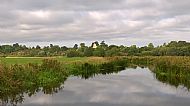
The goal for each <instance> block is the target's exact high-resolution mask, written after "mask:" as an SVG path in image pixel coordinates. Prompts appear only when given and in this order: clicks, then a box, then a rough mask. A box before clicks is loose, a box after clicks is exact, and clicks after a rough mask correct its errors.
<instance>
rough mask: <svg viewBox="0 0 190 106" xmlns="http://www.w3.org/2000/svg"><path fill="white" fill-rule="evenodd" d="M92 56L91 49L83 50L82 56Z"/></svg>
mask: <svg viewBox="0 0 190 106" xmlns="http://www.w3.org/2000/svg"><path fill="white" fill-rule="evenodd" d="M92 55H93V48H91V47H86V48H85V50H84V56H87V57H89V56H92Z"/></svg>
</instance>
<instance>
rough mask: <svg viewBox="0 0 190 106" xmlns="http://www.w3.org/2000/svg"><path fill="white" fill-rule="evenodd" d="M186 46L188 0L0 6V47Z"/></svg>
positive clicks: (44, 0)
mask: <svg viewBox="0 0 190 106" xmlns="http://www.w3.org/2000/svg"><path fill="white" fill-rule="evenodd" d="M102 40H104V41H105V42H106V43H108V44H117V45H121V44H122V45H133V44H136V45H138V46H143V45H146V44H148V43H150V42H153V43H154V44H155V45H160V44H163V43H164V42H169V41H171V40H177V41H179V40H186V41H190V0H0V44H12V43H16V42H18V43H21V44H26V45H36V44H39V45H48V44H50V43H53V44H59V45H66V46H73V45H74V44H75V43H80V42H84V43H87V44H90V43H91V42H93V41H99V42H100V41H102Z"/></svg>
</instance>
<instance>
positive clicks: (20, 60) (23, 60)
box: [0, 56, 112, 65]
mask: <svg viewBox="0 0 190 106" xmlns="http://www.w3.org/2000/svg"><path fill="white" fill-rule="evenodd" d="M44 59H54V60H58V61H60V62H61V63H63V64H72V63H84V62H88V63H95V64H97V63H103V62H107V61H109V60H111V59H112V58H103V57H73V58H67V57H61V56H60V57H6V58H0V64H8V65H11V64H28V63H37V64H41V63H42V60H44Z"/></svg>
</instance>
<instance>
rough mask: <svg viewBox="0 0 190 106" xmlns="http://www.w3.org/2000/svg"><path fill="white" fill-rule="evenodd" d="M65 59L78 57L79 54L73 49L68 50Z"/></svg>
mask: <svg viewBox="0 0 190 106" xmlns="http://www.w3.org/2000/svg"><path fill="white" fill-rule="evenodd" d="M66 55H67V57H80V56H81V53H80V52H78V51H76V50H74V49H70V50H68V51H67V52H66Z"/></svg>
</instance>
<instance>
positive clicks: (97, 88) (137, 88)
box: [23, 67, 190, 106]
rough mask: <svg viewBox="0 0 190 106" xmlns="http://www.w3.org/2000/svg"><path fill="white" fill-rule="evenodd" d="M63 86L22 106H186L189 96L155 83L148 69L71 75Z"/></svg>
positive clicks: (40, 94) (37, 96) (187, 105)
mask: <svg viewBox="0 0 190 106" xmlns="http://www.w3.org/2000/svg"><path fill="white" fill-rule="evenodd" d="M64 86H65V88H64V90H61V91H59V93H57V94H55V95H53V96H51V95H43V94H42V93H38V94H37V95H36V96H33V97H31V98H27V99H26V101H25V102H24V104H23V105H24V106H25V105H29V104H32V105H51V106H57V105H64V106H189V103H190V101H189V99H190V94H188V93H187V92H186V91H185V90H184V89H181V88H178V89H176V88H175V87H172V86H170V85H166V84H163V83H161V82H159V81H157V80H156V79H155V78H154V77H153V73H152V72H151V71H149V69H148V68H143V69H142V68H140V67H137V68H136V69H133V68H127V69H126V70H123V71H121V72H119V73H114V74H109V75H101V74H99V75H96V76H95V77H91V78H89V79H88V80H86V79H81V78H79V77H75V76H73V77H69V78H68V80H67V81H66V82H65V84H64Z"/></svg>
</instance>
